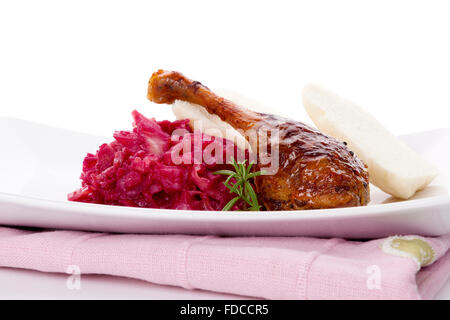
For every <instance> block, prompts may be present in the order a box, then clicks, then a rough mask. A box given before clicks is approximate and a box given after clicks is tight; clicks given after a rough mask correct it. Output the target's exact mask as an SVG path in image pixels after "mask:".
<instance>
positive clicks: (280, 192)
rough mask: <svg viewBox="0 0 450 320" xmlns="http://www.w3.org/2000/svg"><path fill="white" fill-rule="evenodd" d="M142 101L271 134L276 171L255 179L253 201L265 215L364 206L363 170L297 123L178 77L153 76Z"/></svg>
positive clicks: (333, 142)
mask: <svg viewBox="0 0 450 320" xmlns="http://www.w3.org/2000/svg"><path fill="white" fill-rule="evenodd" d="M147 97H148V99H149V100H151V101H153V102H156V103H168V104H171V103H173V102H174V101H175V100H184V101H187V102H190V103H195V104H198V105H200V106H202V107H204V108H205V109H206V110H207V111H208V112H209V113H211V114H216V115H218V116H219V117H220V118H221V119H222V120H223V121H225V122H227V123H229V124H230V125H231V126H232V127H234V128H235V129H238V130H243V131H244V132H247V131H248V130H255V131H257V130H259V129H260V128H263V127H264V128H265V130H267V129H269V130H270V129H272V130H274V132H275V131H276V132H277V133H278V135H279V136H278V137H279V139H276V140H275V139H268V140H267V141H269V140H270V141H271V146H268V148H267V150H268V152H269V153H270V152H271V150H273V149H274V145H273V143H274V140H275V141H276V142H275V143H276V147H277V150H278V154H279V157H278V159H277V160H279V167H278V170H277V171H276V172H274V174H272V175H263V176H260V177H257V178H256V179H255V186H256V192H257V194H258V199H259V200H260V201H261V202H262V203H263V205H264V207H265V208H266V209H267V210H301V209H324V208H338V207H349V206H361V205H366V204H367V203H368V202H369V176H368V172H367V167H366V166H365V165H364V164H363V163H362V162H361V161H360V160H359V159H358V157H357V156H356V155H355V154H354V153H353V152H352V151H350V150H349V149H348V148H347V146H346V143H345V142H341V141H339V140H337V139H335V138H332V137H329V136H327V135H325V134H323V133H321V132H320V131H318V130H316V129H314V128H312V127H309V126H307V125H305V124H303V123H301V122H298V121H294V120H290V119H286V118H283V117H279V116H276V115H270V114H263V113H258V112H254V111H251V110H247V109H245V108H242V107H240V106H238V105H236V104H234V103H233V102H231V101H229V100H226V99H224V98H222V97H219V96H217V95H215V94H214V93H213V92H211V91H210V90H209V89H208V88H207V87H206V86H204V85H202V84H201V83H200V82H198V81H193V80H190V79H188V78H186V77H184V76H183V75H182V74H181V73H179V72H174V71H163V70H159V71H157V72H155V73H154V74H153V75H152V76H151V78H150V81H149V84H148V95H147ZM246 138H247V136H246ZM258 143H259V145H258ZM260 143H261V142H260V141H258V142H257V143H256V145H255V143H254V142H253V145H252V150H254V151H255V150H258V147H261V144H260ZM256 168H258V169H264V165H262V164H260V163H258V164H257V165H256Z"/></svg>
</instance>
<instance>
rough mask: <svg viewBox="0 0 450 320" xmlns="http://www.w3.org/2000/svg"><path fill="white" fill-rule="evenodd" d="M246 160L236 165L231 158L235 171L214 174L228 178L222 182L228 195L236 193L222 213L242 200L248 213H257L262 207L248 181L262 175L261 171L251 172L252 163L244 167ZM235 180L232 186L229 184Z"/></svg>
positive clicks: (221, 171) (220, 171) (222, 171)
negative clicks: (227, 190) (228, 192)
mask: <svg viewBox="0 0 450 320" xmlns="http://www.w3.org/2000/svg"><path fill="white" fill-rule="evenodd" d="M246 162H247V160H245V161H244V162H241V163H237V162H236V160H235V159H234V158H233V159H232V160H231V165H232V166H233V168H234V170H235V171H232V170H219V171H216V172H214V174H221V175H226V176H228V178H227V179H226V180H225V181H224V182H223V184H224V185H225V187H227V188H228V189H229V190H230V193H236V194H237V196H236V197H234V198H233V199H231V200H230V201H229V202H228V203H227V204H226V205H225V207H223V209H222V211H228V210H230V209H231V208H232V207H233V206H234V205H235V203H236V202H237V201H238V200H239V199H242V200H244V207H245V209H246V210H250V211H259V209H261V207H262V206H260V205H259V204H258V197H257V196H256V193H255V190H253V187H252V185H251V184H250V181H249V180H250V179H253V178H254V177H257V176H260V175H261V174H263V171H257V172H251V170H252V166H253V163H250V164H249V165H248V166H246V165H245V163H246ZM232 178H234V179H236V182H235V183H234V184H230V181H231V179H232Z"/></svg>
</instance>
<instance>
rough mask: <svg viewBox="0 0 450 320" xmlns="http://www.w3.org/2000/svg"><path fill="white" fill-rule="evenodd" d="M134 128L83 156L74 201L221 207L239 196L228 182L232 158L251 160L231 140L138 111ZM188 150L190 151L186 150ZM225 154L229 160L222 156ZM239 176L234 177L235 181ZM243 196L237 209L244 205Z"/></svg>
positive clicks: (186, 207)
mask: <svg viewBox="0 0 450 320" xmlns="http://www.w3.org/2000/svg"><path fill="white" fill-rule="evenodd" d="M132 115H133V118H134V123H133V126H134V129H133V131H116V132H115V133H114V139H115V141H113V142H111V143H109V144H103V145H101V146H100V148H99V149H98V151H97V153H96V154H95V155H94V154H91V153H88V154H87V156H86V157H85V159H84V161H83V171H82V173H81V177H80V178H81V180H82V187H81V188H80V189H78V190H76V191H74V192H72V193H70V194H69V195H68V199H69V200H70V201H78V202H89V203H98V204H109V205H122V206H132V207H146V208H164V209H185V210H221V209H222V208H223V207H224V206H225V205H226V204H227V203H228V202H229V201H230V200H231V199H232V198H233V197H234V196H235V195H233V194H231V193H230V191H229V190H228V189H227V188H226V187H225V186H224V185H223V181H225V179H226V177H225V176H222V175H214V174H213V172H215V171H217V170H222V169H229V170H233V168H232V166H231V165H229V164H223V163H229V160H230V158H231V157H235V159H244V158H245V159H248V153H247V152H246V153H245V154H243V153H242V152H241V151H240V150H239V149H238V148H237V147H236V146H235V145H234V144H233V143H232V142H231V141H229V140H226V139H223V138H218V137H212V136H209V135H205V134H202V133H198V132H195V133H194V132H192V129H191V128H190V126H189V120H188V119H186V120H177V121H173V122H171V121H167V120H164V121H156V120H155V119H153V118H152V119H149V118H146V117H144V116H143V115H142V114H140V113H139V112H137V111H133V113H132ZM186 150H187V151H186ZM222 159H223V161H221V160H222ZM232 181H233V180H232ZM242 208H243V204H242V202H241V200H240V201H238V202H237V203H236V204H235V205H234V206H233V208H232V210H242Z"/></svg>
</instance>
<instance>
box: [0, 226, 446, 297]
mask: <svg viewBox="0 0 450 320" xmlns="http://www.w3.org/2000/svg"><path fill="white" fill-rule="evenodd" d="M419 239H422V240H423V241H422V242H423V243H425V246H424V247H417V246H416V247H415V248H416V249H414V248H413V251H414V250H415V251H414V252H415V253H416V254H417V255H418V257H420V259H414V258H413V257H411V256H409V255H408V254H405V253H404V250H403V251H402V250H400V249H405V246H406V248H407V249H408V246H409V244H408V241H409V240H407V239H406V240H405V239H404V240H405V241H406V242H405V241H404V243H403V247H402V246H400V247H399V244H398V243H395V241H394V242H392V240H393V239H387V240H386V239H378V240H373V241H367V242H357V241H345V240H342V239H315V238H301V237H279V238H271V237H247V238H224V237H215V236H188V235H135V234H104V233H88V232H78V231H29V230H22V229H13V228H6V227H0V266H3V267H14V268H25V269H33V270H39V271H44V272H62V273H66V272H68V270H69V268H73V266H77V267H78V268H79V270H80V271H81V273H82V274H107V275H115V276H124V277H130V278H136V279H142V280H145V281H149V282H153V283H158V284H163V285H173V286H181V287H184V288H188V289H195V288H197V289H204V290H211V291H218V292H226V293H232V294H239V295H245V296H250V297H259V298H269V299H431V298H432V297H433V296H434V295H435V294H436V293H437V291H438V290H439V289H440V287H441V286H442V285H443V284H444V283H445V281H446V280H447V279H448V278H449V275H450V251H449V252H447V251H448V249H449V246H450V235H447V236H442V237H438V238H419ZM413 242H414V241H413ZM427 246H429V247H427ZM409 247H410V246H409ZM413 247H414V246H413ZM383 248H385V250H383ZM386 248H387V249H388V250H386ZM417 248H419V249H417ZM427 248H428V249H431V248H432V250H431V251H430V250H427ZM410 249H411V248H410ZM430 252H431V256H430ZM419 260H420V261H419ZM421 262H422V263H424V262H426V263H427V264H428V265H427V266H424V267H420V263H421Z"/></svg>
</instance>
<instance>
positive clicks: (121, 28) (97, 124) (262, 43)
mask: <svg viewBox="0 0 450 320" xmlns="http://www.w3.org/2000/svg"><path fill="white" fill-rule="evenodd" d="M449 17H450V4H449V3H448V1H430V0H427V1H411V0H409V1H380V0H379V1H342V0H341V1H317V0H316V1H270V2H266V1H242V0H241V1H222V2H218V1H179V2H178V1H153V2H152V1H42V0H41V1H20V0H19V1H1V2H0V90H1V91H0V116H13V117H19V118H24V119H29V120H33V121H37V122H42V123H47V124H53V125H57V126H61V127H66V128H70V129H75V130H82V131H85V132H90V133H97V134H101V135H105V136H111V135H112V132H113V130H115V129H128V128H130V127H131V116H130V112H131V111H132V110H133V109H135V108H136V109H138V110H140V111H141V112H143V113H144V114H146V115H148V116H155V117H156V118H157V119H163V118H169V119H171V117H172V115H171V112H170V108H168V107H167V106H157V105H154V104H152V103H150V102H148V101H147V100H146V89H147V81H148V78H149V77H150V75H151V73H152V72H153V71H155V70H157V69H158V68H165V69H171V70H178V71H181V72H183V73H184V74H185V75H187V76H188V77H191V78H193V79H195V80H199V81H201V82H203V83H204V84H206V85H207V86H209V87H210V88H230V89H233V90H235V91H238V92H240V93H242V94H244V95H247V96H249V97H250V98H253V99H257V100H260V101H262V102H264V103H265V104H267V105H269V106H271V107H272V108H276V109H277V110H279V112H280V113H282V114H288V115H290V116H291V117H293V118H296V119H298V120H302V121H305V122H308V123H311V122H310V120H309V118H308V116H307V115H306V113H305V112H304V110H303V106H302V103H301V90H302V88H303V86H304V85H305V84H306V83H308V82H316V83H320V84H322V85H324V86H326V87H329V88H330V89H333V90H334V91H336V92H337V93H338V94H340V95H342V96H344V97H347V98H350V99H351V100H354V101H355V102H357V103H359V104H360V105H362V106H363V107H364V108H366V109H367V110H369V111H370V112H371V113H372V114H374V115H375V116H376V117H377V118H378V119H379V120H380V121H382V123H383V124H385V126H386V127H388V128H389V129H390V130H391V131H392V132H394V133H395V134H401V133H409V132H414V131H421V130H427V129H432V128H438V127H448V126H449V111H448V110H449V109H450V96H449V85H450V41H449V38H450V18H449Z"/></svg>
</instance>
